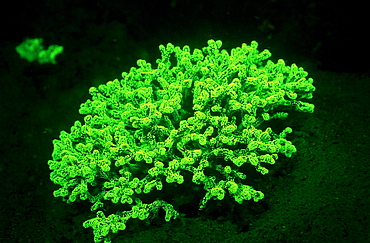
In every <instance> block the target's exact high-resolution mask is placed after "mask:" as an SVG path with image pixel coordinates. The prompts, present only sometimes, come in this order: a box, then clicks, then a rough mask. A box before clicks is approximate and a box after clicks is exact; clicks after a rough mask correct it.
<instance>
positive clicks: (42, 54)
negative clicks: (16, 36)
mask: <svg viewBox="0 0 370 243" xmlns="http://www.w3.org/2000/svg"><path fill="white" fill-rule="evenodd" d="M42 42H43V39H42V38H35V39H26V40H25V41H24V42H23V43H21V44H20V45H18V46H17V47H16V48H15V50H16V51H17V52H18V54H19V55H20V57H21V58H24V59H26V60H27V61H29V62H33V61H38V62H39V63H40V64H43V63H52V64H56V60H55V57H56V55H58V54H61V53H63V46H58V45H51V46H49V47H48V49H46V50H45V49H44V46H43V45H42Z"/></svg>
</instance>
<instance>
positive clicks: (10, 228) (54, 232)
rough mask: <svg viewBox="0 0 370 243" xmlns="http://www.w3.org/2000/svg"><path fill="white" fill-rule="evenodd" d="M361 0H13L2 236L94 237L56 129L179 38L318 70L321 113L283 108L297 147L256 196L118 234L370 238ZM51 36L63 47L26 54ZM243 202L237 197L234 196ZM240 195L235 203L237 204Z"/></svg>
mask: <svg viewBox="0 0 370 243" xmlns="http://www.w3.org/2000/svg"><path fill="white" fill-rule="evenodd" d="M366 10H367V7H365V6H363V5H361V4H358V3H356V2H355V1H349V2H345V1H343V2H339V1H333V2H330V1H288V0H262V1H217V0H216V1H210V0H209V1H190V0H189V1H184V0H177V1H175V0H173V1H167V0H164V1H144V0H139V1H137V0H136V1H87V0H86V1H85V0H73V1H72V0H67V1H58V0H56V1H51V0H49V1H47V0H44V1H28V2H23V1H22V2H18V1H7V2H6V4H2V6H1V16H0V18H1V22H0V25H1V33H2V38H1V40H0V57H1V63H0V78H1V88H0V90H1V96H0V102H1V108H0V128H1V133H0V134H1V137H0V161H1V162H0V180H1V182H0V192H1V197H0V200H1V201H0V203H1V204H0V215H1V220H0V241H1V242H92V241H93V238H92V237H93V234H92V232H91V228H90V229H84V228H83V227H82V222H83V221H85V220H86V219H88V218H91V217H92V214H91V212H89V210H86V206H85V205H83V204H79V203H75V204H73V205H67V204H66V203H65V202H63V201H62V200H61V199H60V198H54V197H53V195H52V192H53V190H55V189H56V188H57V187H56V186H55V185H53V183H52V182H51V181H50V179H49V175H50V171H49V168H48V165H47V161H48V159H50V158H51V153H52V149H53V148H52V140H53V139H55V138H57V137H58V136H59V132H60V131H61V130H67V131H68V130H69V128H70V127H71V125H72V124H73V122H74V121H75V120H77V119H81V116H80V115H79V114H78V108H79V105H80V104H81V103H82V102H84V101H86V99H88V98H89V94H88V88H89V87H91V86H96V85H98V84H101V83H106V82H107V81H109V80H113V79H115V78H120V75H121V73H122V72H123V71H128V70H129V68H130V67H132V66H136V60H137V59H139V58H142V59H146V60H148V61H150V62H152V63H153V62H154V61H155V59H156V58H159V51H158V46H159V45H160V44H166V43H168V42H171V43H173V44H174V45H179V46H183V45H185V44H188V45H190V47H191V48H195V47H196V48H201V47H203V46H205V45H206V42H207V40H208V39H215V40H217V39H220V40H222V41H223V48H225V49H227V50H230V49H231V48H233V47H237V46H240V45H241V43H244V42H245V43H247V44H249V43H250V42H251V41H252V40H256V41H257V42H258V43H259V49H260V50H261V51H262V50H263V49H265V48H268V49H269V50H270V51H271V53H272V55H273V56H272V58H271V59H272V60H274V61H276V60H277V59H279V58H283V59H284V60H285V61H286V63H287V64H288V65H290V64H292V63H297V65H298V66H302V67H304V68H305V70H306V71H308V73H309V76H310V77H312V78H314V80H315V83H314V84H315V86H316V88H317V90H316V91H315V93H314V99H313V100H312V103H314V104H315V106H316V110H315V113H313V114H296V115H292V116H290V117H289V119H288V120H286V121H284V123H283V125H284V126H291V127H292V128H293V130H294V131H295V132H294V133H293V135H292V137H291V139H292V141H293V143H294V144H295V145H296V146H297V149H298V152H297V153H296V154H295V155H294V156H293V157H292V158H289V159H288V158H283V157H281V159H279V160H278V164H279V163H280V164H279V165H276V166H277V168H278V169H276V170H275V171H273V172H272V173H270V174H268V175H265V176H263V177H262V179H261V180H259V182H258V189H259V190H261V191H263V192H264V193H265V199H263V200H262V201H260V202H258V203H254V202H246V203H244V204H243V205H232V202H222V203H211V204H210V206H209V209H208V210H206V211H205V212H203V213H196V212H190V211H191V210H189V211H187V210H186V209H183V211H182V212H184V213H188V215H187V216H185V218H182V219H181V220H180V219H179V220H174V221H171V222H169V223H164V222H163V221H160V220H158V221H154V222H135V221H134V220H133V222H132V223H128V228H127V229H126V230H125V231H123V232H120V233H119V234H117V235H115V236H114V237H115V240H116V242H369V239H370V233H369V227H370V219H369V216H370V215H369V212H370V207H369V191H370V187H369V181H370V178H369V167H370V166H369V154H368V153H369V151H370V150H369V135H370V134H369V125H370V123H369V117H370V116H369V104H370V98H369V97H370V89H369V86H370V85H369V83H370V77H369V71H370V70H369V61H368V54H369V37H368V36H369V34H368V32H369V23H370V21H369V20H368V16H369V14H368V13H367V12H366ZM27 37H28V38H43V39H44V45H45V46H46V47H47V46H49V45H51V44H58V45H61V46H63V47H64V53H63V54H61V55H58V56H57V62H58V63H57V64H55V65H53V64H43V65H40V64H38V63H28V62H27V61H26V60H24V59H20V57H19V55H18V54H17V53H16V52H15V47H16V46H17V45H19V44H20V43H21V42H23V40H24V39H25V38H27ZM234 204H235V202H234ZM230 205H231V206H230Z"/></svg>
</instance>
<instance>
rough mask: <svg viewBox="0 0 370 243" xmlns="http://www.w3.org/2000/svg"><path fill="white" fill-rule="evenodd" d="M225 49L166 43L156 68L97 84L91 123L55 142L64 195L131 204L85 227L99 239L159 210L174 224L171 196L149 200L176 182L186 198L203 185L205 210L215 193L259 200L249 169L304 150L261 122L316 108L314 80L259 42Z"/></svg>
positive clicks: (88, 108) (97, 203)
mask: <svg viewBox="0 0 370 243" xmlns="http://www.w3.org/2000/svg"><path fill="white" fill-rule="evenodd" d="M221 46H222V42H221V41H214V40H209V41H208V45H207V46H206V47H204V48H202V49H194V50H193V51H191V50H190V47H189V46H184V47H182V48H181V47H178V46H174V45H172V44H171V43H169V44H167V45H166V46H164V45H160V46H159V50H160V52H161V58H160V59H158V60H157V61H156V67H155V68H153V67H152V64H150V63H147V62H146V61H145V60H138V61H137V65H138V67H132V68H131V69H130V71H129V72H123V73H122V79H121V80H118V79H115V80H113V81H109V82H107V83H106V84H102V85H100V86H99V87H92V88H90V94H91V96H92V98H91V100H87V101H86V102H85V103H83V104H81V108H80V113H81V114H82V115H85V117H84V123H81V122H79V121H76V122H75V124H74V126H72V128H71V131H70V132H69V133H67V132H61V135H60V138H59V139H57V140H54V152H53V154H52V156H53V159H52V160H50V161H49V166H50V169H51V170H52V172H51V179H52V181H53V182H54V183H55V184H58V185H60V186H61V188H60V189H58V190H56V191H55V192H54V196H56V197H58V196H60V197H63V198H65V199H66V200H67V201H68V202H74V201H76V200H89V201H90V202H91V203H92V207H91V210H92V211H97V210H99V208H104V207H105V205H106V204H107V203H109V202H111V203H114V204H119V205H122V208H126V209H127V210H126V211H121V212H118V213H116V214H111V215H109V216H108V217H106V216H105V215H104V214H103V213H102V211H98V212H97V217H96V218H93V219H90V220H87V221H86V222H85V223H84V227H92V228H93V230H94V235H95V241H96V242H99V241H101V240H105V241H106V242H109V233H110V232H112V233H116V232H117V231H119V230H124V229H125V228H126V223H127V221H128V220H129V219H130V218H133V219H135V218H138V219H140V220H144V219H146V218H147V217H149V216H150V215H154V216H155V215H156V214H155V213H156V212H157V211H158V210H159V209H163V210H164V211H165V212H166V220H167V221H168V220H170V219H171V218H172V217H173V218H176V217H177V215H178V212H177V211H176V209H175V208H174V207H173V205H171V204H170V202H166V201H165V200H164V199H163V200H162V198H154V197H153V198H152V199H149V200H148V197H147V196H146V197H145V202H144V200H143V201H142V200H141V198H144V195H151V193H153V192H155V195H157V196H156V197H158V195H162V197H163V198H168V196H169V195H166V194H165V190H163V189H164V188H168V187H170V186H171V185H177V187H178V188H181V190H176V192H177V193H180V194H181V192H184V190H191V188H192V187H191V184H193V183H194V184H196V185H201V186H202V187H203V189H204V190H203V193H204V197H203V199H202V201H201V202H200V209H202V208H204V207H206V205H207V202H208V201H209V200H211V199H215V200H226V198H232V199H234V200H235V201H236V202H237V203H243V201H245V200H251V199H253V200H254V201H256V202H257V201H259V200H261V199H263V197H264V194H263V193H262V192H260V191H258V190H255V189H254V188H253V187H252V186H250V185H246V184H244V183H245V179H246V177H247V176H248V170H251V169H253V168H254V169H255V170H257V171H258V172H260V173H261V174H267V173H268V172H269V171H268V169H267V168H266V165H273V164H274V163H276V161H277V159H278V154H284V155H285V156H287V157H291V156H292V154H293V153H295V152H296V148H295V146H294V145H293V144H292V143H291V142H290V141H288V140H287V139H286V136H287V135H288V134H290V133H292V129H291V128H289V127H287V128H285V129H284V130H283V131H281V132H280V133H276V132H274V131H273V130H272V129H271V128H270V127H267V128H265V129H264V130H262V129H260V128H259V126H260V125H261V124H262V123H263V122H267V121H270V120H273V119H280V118H286V117H287V116H288V110H297V111H301V112H313V110H314V105H313V104H310V103H308V102H306V101H304V100H305V99H311V98H312V92H313V91H314V90H315V87H314V86H313V84H312V83H313V80H312V79H311V78H306V77H307V75H308V74H307V72H306V71H304V70H303V68H298V67H297V66H296V65H295V64H292V65H291V66H286V65H285V63H284V61H283V60H281V59H280V60H279V61H278V62H277V63H273V62H272V61H270V60H267V59H268V58H269V57H270V56H271V54H270V52H269V51H268V50H264V51H262V52H259V51H258V50H257V47H258V44H257V42H255V41H253V42H252V43H251V44H250V45H247V44H242V46H241V47H237V48H234V49H232V50H231V52H230V53H229V52H227V51H226V50H221V49H220V48H221ZM174 60H175V61H174ZM266 60H267V61H266ZM189 175H190V177H191V180H189ZM227 195H229V196H228V197H226V196H227ZM178 196H181V195H178Z"/></svg>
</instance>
